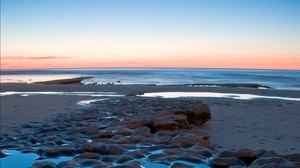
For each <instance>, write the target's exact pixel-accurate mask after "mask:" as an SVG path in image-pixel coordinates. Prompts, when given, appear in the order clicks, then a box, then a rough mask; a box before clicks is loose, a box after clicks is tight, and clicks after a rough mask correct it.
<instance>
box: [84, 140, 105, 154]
mask: <svg viewBox="0 0 300 168" xmlns="http://www.w3.org/2000/svg"><path fill="white" fill-rule="evenodd" d="M81 149H82V150H83V151H84V152H91V153H98V154H101V155H105V154H106V149H107V145H106V144H103V143H85V144H83V145H82V146H81Z"/></svg>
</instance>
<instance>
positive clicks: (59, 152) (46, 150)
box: [37, 146, 77, 157]
mask: <svg viewBox="0 0 300 168" xmlns="http://www.w3.org/2000/svg"><path fill="white" fill-rule="evenodd" d="M76 153H77V149H76V148H74V147H67V146H60V147H42V148H40V149H38V150H37V154H39V155H41V156H46V157H59V156H73V155H75V154H76Z"/></svg>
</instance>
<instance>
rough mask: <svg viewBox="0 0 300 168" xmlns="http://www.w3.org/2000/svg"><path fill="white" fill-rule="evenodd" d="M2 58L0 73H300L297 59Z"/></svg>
mask: <svg viewBox="0 0 300 168" xmlns="http://www.w3.org/2000/svg"><path fill="white" fill-rule="evenodd" d="M7 58H9V57H2V58H1V69H3V70H4V69H8V70H13V69H52V68H53V69H54V68H233V69H235V68H236V69H284V70H300V57H297V56H290V57H285V59H282V57H279V56H278V57H271V56H265V57H258V56H256V57H250V56H248V57H237V56H231V57H230V56H228V57H216V56H209V57H203V56H201V57H200V56H199V57H196V56H187V57H176V58H174V59H170V58H169V59H168V58H161V59H159V58H144V59H142V58H140V59H129V60H126V59H125V58H123V59H119V60H117V61H115V60H113V59H101V58H98V59H95V60H88V59H83V58H67V57H66V58H65V57H53V58H52V57H40V58H39V57H38V58H34V59H32V58H30V59H18V57H11V58H10V59H7Z"/></svg>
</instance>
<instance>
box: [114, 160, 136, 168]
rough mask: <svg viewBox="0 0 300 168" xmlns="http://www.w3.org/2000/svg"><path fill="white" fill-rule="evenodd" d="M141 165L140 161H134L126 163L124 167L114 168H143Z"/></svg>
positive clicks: (117, 167)
mask: <svg viewBox="0 0 300 168" xmlns="http://www.w3.org/2000/svg"><path fill="white" fill-rule="evenodd" d="M141 165H142V163H140V162H138V161H132V162H128V163H125V164H123V165H118V166H114V168H137V167H141Z"/></svg>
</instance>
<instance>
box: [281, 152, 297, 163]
mask: <svg viewBox="0 0 300 168" xmlns="http://www.w3.org/2000/svg"><path fill="white" fill-rule="evenodd" d="M284 158H285V159H287V160H289V161H291V162H299V163H300V153H295V154H289V155H285V156H284Z"/></svg>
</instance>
